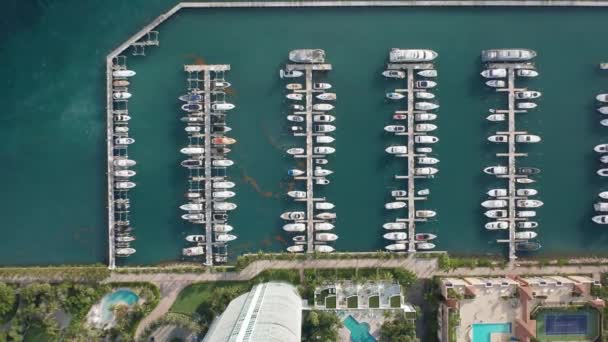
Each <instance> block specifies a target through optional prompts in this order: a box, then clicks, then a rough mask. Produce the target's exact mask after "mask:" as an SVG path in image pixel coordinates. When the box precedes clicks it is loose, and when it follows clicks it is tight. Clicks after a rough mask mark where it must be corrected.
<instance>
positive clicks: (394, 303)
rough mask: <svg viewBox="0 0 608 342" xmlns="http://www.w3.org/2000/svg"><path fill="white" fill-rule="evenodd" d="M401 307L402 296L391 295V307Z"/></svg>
mask: <svg viewBox="0 0 608 342" xmlns="http://www.w3.org/2000/svg"><path fill="white" fill-rule="evenodd" d="M400 307H401V296H392V297H391V308H400Z"/></svg>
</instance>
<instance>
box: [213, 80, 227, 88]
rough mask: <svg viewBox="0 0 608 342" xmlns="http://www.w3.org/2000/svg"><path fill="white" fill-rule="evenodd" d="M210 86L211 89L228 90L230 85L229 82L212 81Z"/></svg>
mask: <svg viewBox="0 0 608 342" xmlns="http://www.w3.org/2000/svg"><path fill="white" fill-rule="evenodd" d="M211 86H212V87H213V89H225V88H230V86H231V84H230V82H226V81H222V80H214V81H213V82H211Z"/></svg>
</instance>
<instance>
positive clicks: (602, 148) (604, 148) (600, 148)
mask: <svg viewBox="0 0 608 342" xmlns="http://www.w3.org/2000/svg"><path fill="white" fill-rule="evenodd" d="M593 150H594V151H595V152H597V153H606V152H608V144H599V145H595V147H594V148H593Z"/></svg>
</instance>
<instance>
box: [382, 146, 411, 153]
mask: <svg viewBox="0 0 608 342" xmlns="http://www.w3.org/2000/svg"><path fill="white" fill-rule="evenodd" d="M385 151H386V153H389V154H406V153H407V146H389V147H387V148H386V149H385Z"/></svg>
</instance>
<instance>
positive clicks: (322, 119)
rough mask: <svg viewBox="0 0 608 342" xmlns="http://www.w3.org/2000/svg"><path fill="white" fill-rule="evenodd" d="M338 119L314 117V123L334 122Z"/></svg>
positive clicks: (327, 116)
mask: <svg viewBox="0 0 608 342" xmlns="http://www.w3.org/2000/svg"><path fill="white" fill-rule="evenodd" d="M335 120H336V117H335V116H333V115H323V114H321V115H314V116H313V117H312V121H314V122H334V121H335Z"/></svg>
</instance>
